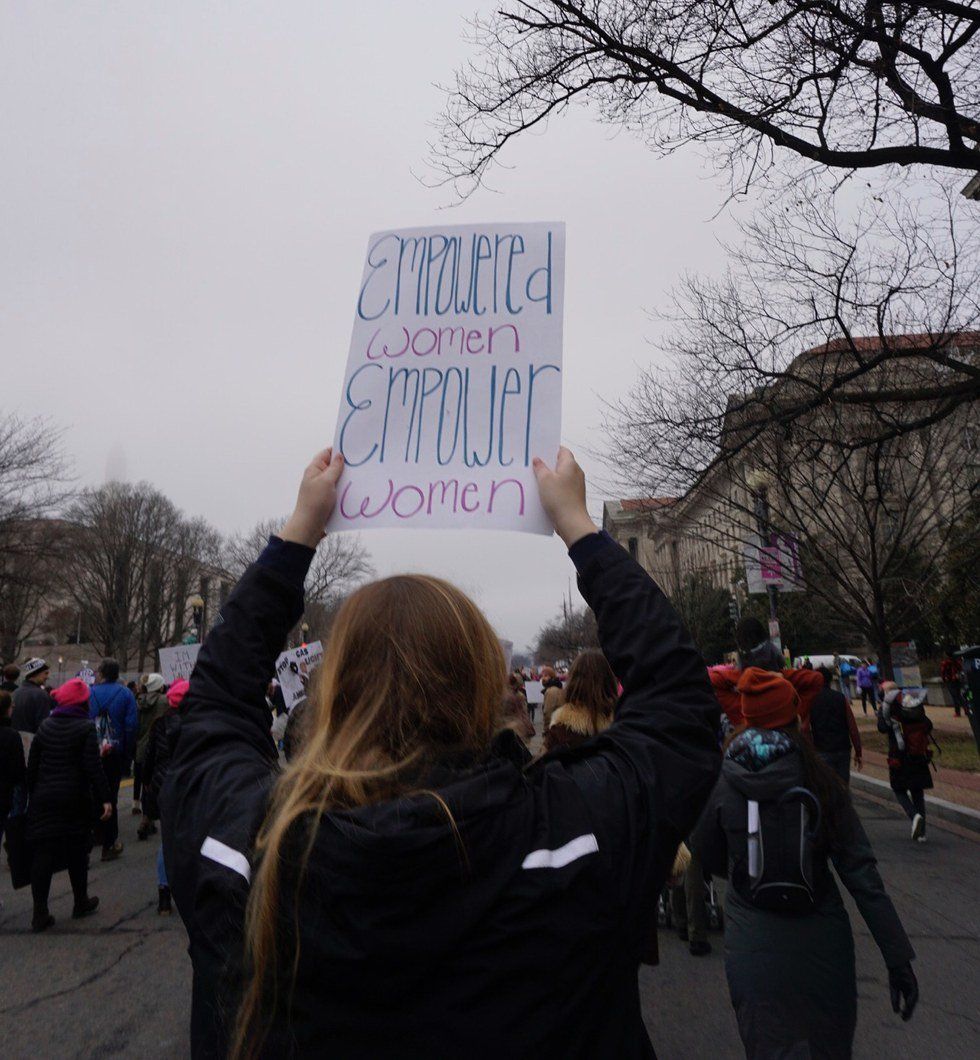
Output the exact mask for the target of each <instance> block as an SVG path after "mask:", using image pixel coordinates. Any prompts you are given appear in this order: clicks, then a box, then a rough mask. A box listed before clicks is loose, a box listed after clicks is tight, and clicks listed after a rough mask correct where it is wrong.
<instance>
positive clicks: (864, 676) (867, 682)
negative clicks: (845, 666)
mask: <svg viewBox="0 0 980 1060" xmlns="http://www.w3.org/2000/svg"><path fill="white" fill-rule="evenodd" d="M857 683H858V688H874V686H875V679H874V678H873V677H872V676H871V670H870V668H869V667H867V666H859V667H858V672H857Z"/></svg>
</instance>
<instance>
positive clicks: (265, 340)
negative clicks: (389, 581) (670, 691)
mask: <svg viewBox="0 0 980 1060" xmlns="http://www.w3.org/2000/svg"><path fill="white" fill-rule="evenodd" d="M476 10H477V5H475V4H473V3H469V2H466V0H462V2H450V0H439V2H422V0H416V2H415V3H411V4H407V3H404V2H401V3H395V2H386V3H382V2H380V0H371V2H365V3H361V4H344V5H339V4H325V3H323V2H322V0H320V2H287V3H282V2H280V3H277V4H272V3H268V4H257V3H249V4H244V3H236V4H228V5H205V4H197V3H182V4H160V3H143V2H137V0H130V2H128V3H126V4H125V5H109V4H103V5H98V4H96V5H92V4H85V5H77V4H70V3H66V2H61V3H46V4H13V3H10V4H4V5H2V7H0V115H2V118H0V123H2V124H0V128H2V134H3V155H4V165H3V169H2V175H0V190H2V195H0V223H2V231H3V235H4V238H3V243H2V249H0V285H2V291H3V299H2V308H0V351H2V358H3V365H4V371H3V379H4V394H3V401H2V404H3V406H4V407H5V408H7V409H15V410H16V411H17V412H19V413H20V414H22V415H33V414H37V413H45V414H48V415H50V416H51V417H52V418H53V419H54V420H55V421H57V422H58V423H60V424H62V425H64V427H65V429H66V433H65V442H66V447H67V448H68V450H69V451H70V453H71V455H72V457H73V459H74V464H75V470H76V473H77V476H78V479H79V482H80V483H81V484H98V483H100V482H101V481H103V479H104V478H105V473H106V461H107V457H108V455H109V453H110V452H111V451H112V450H113V449H116V448H117V447H119V446H121V447H122V449H123V451H124V453H125V458H126V469H127V477H128V478H129V479H130V480H132V481H136V480H139V479H145V480H147V481H149V482H151V483H153V484H154V485H155V486H157V487H158V488H159V489H161V490H163V491H164V492H165V493H167V494H168V495H169V496H170V497H171V498H173V500H174V501H175V502H176V503H177V504H179V505H180V507H182V508H183V509H184V510H185V511H187V512H188V513H192V514H199V515H203V516H205V517H206V518H208V519H209V520H210V521H211V522H213V523H214V524H215V525H216V526H217V527H218V528H219V529H220V530H222V531H224V532H231V531H235V530H242V529H247V528H248V527H249V526H250V525H252V524H253V523H254V522H256V521H257V520H259V519H261V518H264V517H266V516H268V515H271V514H275V513H279V512H286V511H287V510H288V509H289V507H290V505H291V502H292V498H293V496H294V493H295V486H296V482H297V480H298V477H299V474H300V472H301V469H302V467H303V466H304V465H305V462H306V460H307V459H308V457H309V455H310V454H311V453H312V452H314V451H315V450H316V449H318V448H320V447H321V446H322V445H324V444H328V443H329V441H330V440H331V438H332V436H333V428H334V424H333V421H334V417H335V415H336V409H337V407H338V400H339V387H340V384H341V378H342V374H343V368H344V364H345V360H346V356H347V346H348V341H349V337H350V330H351V321H352V317H353V312H354V299H355V295H356V291H357V287H358V281H359V277H360V271H361V263H362V256H363V253H364V248H365V244H366V240H367V236H368V235H369V233H371V232H373V231H377V230H379V229H382V228H386V227H408V226H413V225H427V224H435V223H466V222H483V221H514V220H528V221H530V220H564V221H565V222H566V223H567V247H568V249H567V262H566V289H565V351H564V357H565V361H564V364H565V368H564V413H563V420H564V422H563V436H564V439H565V442H566V444H568V445H569V446H571V447H572V448H573V449H574V450H576V451H577V452H579V453H580V454H582V452H583V450H584V449H586V448H593V449H594V448H599V447H601V444H602V438H601V434H600V428H599V420H600V415H599V409H598V405H599V398H600V397H614V396H615V395H616V394H618V393H620V392H621V391H622V390H624V389H625V388H626V387H628V386H629V385H630V383H631V381H632V380H633V378H634V376H635V374H636V370H637V366H639V365H642V364H646V363H649V360H650V358H651V357H652V356H653V353H652V351H651V349H650V347H649V346H648V345H647V340H648V339H649V338H651V337H654V336H655V335H656V333H657V325H654V324H652V323H651V322H650V320H649V319H648V317H647V311H648V310H650V309H655V308H657V307H658V306H659V307H663V306H665V304H666V301H667V293H668V291H669V289H670V287H671V286H672V285H673V284H674V283H675V282H676V281H677V279H678V278H679V277H680V276H681V274H682V273H683V272H684V271H686V270H695V269H696V270H699V271H700V270H709V271H713V270H715V269H717V268H718V267H719V266H720V264H721V258H720V254H719V250H718V247H717V241H718V239H719V238H726V237H728V236H730V235H731V234H732V229H733V224H732V219H731V217H730V215H729V214H727V213H723V214H722V215H721V216H720V217H718V218H714V215H715V213H716V212H717V210H718V208H719V206H720V205H721V203H722V200H723V194H722V189H721V188H720V186H719V184H718V183H717V182H716V181H714V180H712V179H711V177H710V171H709V170H708V168H707V167H706V165H705V161H704V159H703V157H701V156H699V155H698V154H697V153H696V152H694V151H686V152H682V153H681V154H680V155H678V156H676V157H674V158H672V159H667V160H659V159H657V158H655V157H654V156H653V155H652V154H651V153H650V152H648V151H647V150H645V149H644V147H643V146H642V144H640V143H638V142H637V141H636V140H634V139H632V138H631V137H629V136H627V135H625V134H617V133H615V131H613V130H610V129H609V128H606V127H604V126H601V125H599V124H598V123H597V122H595V121H594V120H593V118H592V116H590V115H589V113H588V112H587V111H585V110H578V111H575V112H573V113H571V114H569V115H568V116H566V117H565V118H564V119H562V120H558V121H555V122H553V123H552V124H551V126H550V127H549V128H548V129H547V130H546V131H544V132H542V133H540V134H537V135H534V136H528V137H526V138H524V139H522V140H521V141H519V142H518V143H517V144H515V145H514V147H513V148H512V149H511V150H510V153H509V154H508V155H507V156H506V158H505V161H506V162H507V163H508V166H509V168H507V169H499V170H498V171H497V172H496V173H495V174H494V177H493V186H494V189H495V190H494V191H493V192H490V191H485V190H484V191H479V192H477V193H476V194H475V195H473V196H472V198H470V199H469V200H468V201H467V202H466V203H465V204H463V205H462V206H459V207H457V208H455V209H451V210H449V211H448V213H447V212H446V210H445V208H446V207H447V206H449V205H450V204H451V202H452V198H451V195H450V194H449V192H447V191H446V190H433V189H432V188H428V187H425V186H424V185H423V184H422V183H421V182H420V181H419V180H418V179H417V175H418V174H424V173H425V159H426V153H427V150H426V145H427V141H428V140H430V139H431V138H432V136H433V129H432V123H433V121H434V120H435V119H436V118H437V116H438V114H439V112H440V109H441V107H442V95H441V93H440V92H439V91H438V90H437V88H436V87H435V83H438V82H442V83H446V82H448V81H449V80H450V79H451V76H452V73H453V70H454V68H455V66H456V65H457V64H458V63H459V62H460V61H461V60H463V59H464V58H465V57H466V56H467V54H469V53H470V52H469V48H470V46H469V45H468V44H467V42H466V40H465V34H466V24H465V23H466V19H467V18H468V17H469V16H471V15H472V14H473V13H474V12H475V11H476ZM583 462H584V463H585V464H586V467H587V470H588V471H589V472H590V474H591V475H593V476H596V475H598V474H600V473H601V468H600V467H599V466H598V465H597V464H595V463H594V462H593V461H590V460H588V459H584V460H583ZM603 499H604V498H603V497H602V496H600V495H599V494H598V493H593V494H592V495H591V496H590V506H591V508H592V510H593V511H594V513H595V514H597V515H598V513H599V512H600V511H601V505H602V500H603ZM364 541H365V543H366V544H367V546H368V547H369V549H370V551H371V553H372V557H373V561H374V564H375V567H376V568H377V570H378V572H379V573H380V574H386V573H391V572H394V571H397V570H408V569H413V570H427V571H431V572H434V573H438V574H440V575H442V576H444V577H447V578H450V579H452V580H454V581H456V582H457V583H459V584H460V585H462V586H463V587H464V588H466V589H467V590H469V591H470V592H471V593H472V594H473V595H474V596H475V597H476V599H477V600H478V601H479V603H480V604H481V605H482V606H483V607H484V609H485V610H486V612H487V614H488V616H489V618H490V619H491V621H492V622H493V623H494V625H495V626H496V628H497V630H498V632H499V633H500V634H501V635H503V636H507V637H510V638H511V639H513V640H514V641H515V642H516V644H517V645H518V646H522V645H524V644H526V643H528V642H529V641H531V639H532V638H533V636H534V634H535V632H536V630H537V629H538V628H539V627H540V626H541V624H542V623H543V622H544V621H545V620H546V619H547V618H548V617H550V616H551V615H553V614H555V613H556V612H557V611H558V610H559V609H560V606H561V599H562V594H563V593H565V592H567V590H568V585H569V576H570V574H571V566H570V564H569V563H568V561H567V559H566V557H565V555H564V550H563V548H562V546H561V543H560V542H559V541H558V539H557V538H552V539H543V538H536V537H532V536H530V535H514V534H507V533H502V532H436V531H375V532H371V533H368V534H365V535H364Z"/></svg>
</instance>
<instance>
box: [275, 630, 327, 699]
mask: <svg viewBox="0 0 980 1060" xmlns="http://www.w3.org/2000/svg"><path fill="white" fill-rule="evenodd" d="M322 659H323V645H322V644H321V643H320V642H319V641H318V640H315V641H313V643H312V644H304V645H303V646H302V647H300V648H290V649H289V650H288V651H284V652H283V653H282V655H280V656H279V658H278V659H276V680H277V681H278V682H279V684H280V686H281V687H282V698H283V700H284V701H285V703H286V709H287V710H292V709H293V707H295V706H296V704H297V703H299V702H301V701H302V700H303V699H305V698H306V682H305V680H304V678H307V677H309V675H310V674H312V672H313V671H314V670H315V669H316V668H317V667H318V666H319V665H320V662H321V661H322Z"/></svg>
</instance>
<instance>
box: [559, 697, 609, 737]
mask: <svg viewBox="0 0 980 1060" xmlns="http://www.w3.org/2000/svg"><path fill="white" fill-rule="evenodd" d="M612 721H613V720H612V715H611V714H610V715H609V716H608V717H605V718H604V717H602V716H601V715H600V716H599V732H602V730H603V729H608V728H609V726H610V725H612ZM551 724H552V725H564V726H565V728H566V729H570V730H571V731H572V732H575V733H578V734H579V735H580V736H594V735H595V734H594V733H593V732H592V712H591V711H590V710H589V708H588V707H583V706H581V705H580V704H578V703H562V705H561V706H560V707H558V709H557V710H556V711H555V712H554V714H552V715H551Z"/></svg>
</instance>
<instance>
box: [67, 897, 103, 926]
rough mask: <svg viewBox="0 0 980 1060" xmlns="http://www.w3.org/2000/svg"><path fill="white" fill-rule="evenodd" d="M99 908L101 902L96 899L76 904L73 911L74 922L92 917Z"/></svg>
mask: <svg viewBox="0 0 980 1060" xmlns="http://www.w3.org/2000/svg"><path fill="white" fill-rule="evenodd" d="M98 908H99V900H98V898H95V897H92V898H85V899H83V900H82V901H81V902H76V903H75V908H74V909H73V910H72V911H71V917H72V920H81V919H82V917H83V916H91V915H92V914H93V913H94V912H95V911H96V909H98Z"/></svg>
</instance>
